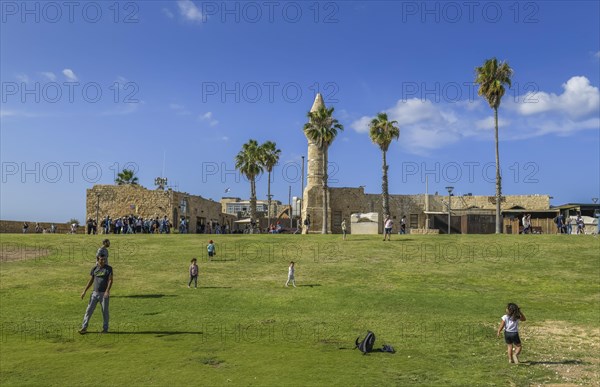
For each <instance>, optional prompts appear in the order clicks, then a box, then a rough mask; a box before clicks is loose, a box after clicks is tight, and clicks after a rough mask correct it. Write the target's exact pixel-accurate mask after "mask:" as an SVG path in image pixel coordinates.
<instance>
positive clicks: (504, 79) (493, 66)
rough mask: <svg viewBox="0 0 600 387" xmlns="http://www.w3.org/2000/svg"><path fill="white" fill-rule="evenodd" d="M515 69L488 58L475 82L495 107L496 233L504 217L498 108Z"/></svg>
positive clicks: (476, 74)
mask: <svg viewBox="0 0 600 387" xmlns="http://www.w3.org/2000/svg"><path fill="white" fill-rule="evenodd" d="M512 74H513V69H512V68H511V67H510V66H509V65H508V63H507V62H498V60H497V59H496V58H492V59H487V60H486V61H485V62H484V63H483V66H481V67H477V68H476V69H475V83H478V84H479V91H478V92H477V93H478V94H479V95H480V96H481V97H483V98H485V100H486V101H487V102H488V104H489V105H490V107H491V108H492V109H494V129H495V132H494V134H495V137H494V138H495V142H496V234H500V233H501V232H502V219H501V216H500V203H501V201H502V177H501V175H500V151H499V146H498V143H499V141H498V108H499V107H500V101H501V100H502V96H504V92H505V89H504V85H508V87H509V88H510V87H511V80H510V78H511V76H512Z"/></svg>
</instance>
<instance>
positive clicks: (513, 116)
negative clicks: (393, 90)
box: [350, 76, 600, 154]
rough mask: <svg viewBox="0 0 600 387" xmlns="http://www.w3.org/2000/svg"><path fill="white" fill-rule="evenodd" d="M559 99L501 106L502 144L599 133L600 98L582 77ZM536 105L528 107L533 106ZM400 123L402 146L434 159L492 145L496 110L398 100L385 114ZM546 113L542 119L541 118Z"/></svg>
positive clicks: (360, 127) (359, 127)
mask: <svg viewBox="0 0 600 387" xmlns="http://www.w3.org/2000/svg"><path fill="white" fill-rule="evenodd" d="M563 89H564V92H563V93H562V94H560V95H556V94H553V93H547V92H543V91H538V92H537V93H535V95H534V94H530V95H525V96H520V98H518V101H520V102H514V101H512V100H510V99H508V100H507V101H506V103H505V104H503V105H502V106H501V109H500V113H499V120H498V121H499V122H498V126H499V128H500V132H501V138H502V140H519V139H524V138H532V137H539V136H544V135H548V134H554V135H558V136H569V135H571V134H573V133H576V132H579V131H581V130H589V129H597V130H598V129H600V119H599V118H598V117H597V116H593V117H592V116H591V115H592V114H594V113H597V112H598V110H599V109H600V93H599V92H598V88H597V87H595V86H592V85H591V84H590V82H589V80H588V79H587V78H586V77H583V76H575V77H572V78H570V79H569V80H568V81H567V82H566V83H565V84H563ZM534 98H536V101H537V102H536V103H531V102H530V103H524V102H523V101H534ZM385 112H386V113H387V114H388V118H389V119H390V120H395V121H398V126H399V127H400V142H399V145H400V146H401V147H402V148H404V149H405V151H407V152H409V153H414V154H430V153H431V152H432V151H433V150H435V149H439V148H443V147H445V146H449V145H451V144H453V143H456V142H458V141H461V140H463V139H465V138H476V139H482V140H486V141H493V138H494V131H493V129H494V117H493V111H492V110H491V109H490V108H489V107H488V106H487V104H484V103H482V102H481V101H474V102H468V103H467V101H459V102H453V103H436V104H434V103H433V102H431V101H429V100H421V99H418V98H413V99H410V100H400V101H398V102H397V103H396V104H395V105H394V106H392V107H391V108H389V109H387V110H385ZM540 113H544V114H540ZM372 119H373V116H371V117H369V116H363V117H361V118H359V119H357V120H355V121H354V122H352V123H351V124H350V127H351V128H352V129H354V130H355V131H356V132H358V133H368V131H369V123H370V121H371V120H372Z"/></svg>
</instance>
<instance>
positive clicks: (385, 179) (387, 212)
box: [381, 151, 390, 217]
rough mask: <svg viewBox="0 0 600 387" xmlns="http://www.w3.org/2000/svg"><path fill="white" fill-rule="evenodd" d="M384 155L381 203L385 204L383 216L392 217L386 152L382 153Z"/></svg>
mask: <svg viewBox="0 0 600 387" xmlns="http://www.w3.org/2000/svg"><path fill="white" fill-rule="evenodd" d="M381 153H382V155H383V157H382V158H383V166H382V167H381V169H382V178H381V202H382V203H383V216H384V217H385V216H386V215H390V203H389V202H390V200H389V193H388V174H387V171H388V166H387V160H386V152H385V151H382V152H381Z"/></svg>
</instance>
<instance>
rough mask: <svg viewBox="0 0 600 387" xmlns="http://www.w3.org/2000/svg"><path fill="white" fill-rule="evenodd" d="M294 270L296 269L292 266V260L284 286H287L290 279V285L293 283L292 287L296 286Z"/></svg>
mask: <svg viewBox="0 0 600 387" xmlns="http://www.w3.org/2000/svg"><path fill="white" fill-rule="evenodd" d="M295 271H296V269H295V268H294V261H291V262H290V266H289V267H288V279H287V282H286V283H285V286H288V284H289V283H290V281H292V285H294V287H296V278H295V277H294V272H295Z"/></svg>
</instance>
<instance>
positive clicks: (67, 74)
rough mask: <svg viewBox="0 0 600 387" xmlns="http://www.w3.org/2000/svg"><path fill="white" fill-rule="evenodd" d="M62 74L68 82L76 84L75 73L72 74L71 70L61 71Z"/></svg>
mask: <svg viewBox="0 0 600 387" xmlns="http://www.w3.org/2000/svg"><path fill="white" fill-rule="evenodd" d="M62 73H63V75H64V76H65V77H66V78H67V80H68V81H70V82H76V81H77V75H75V73H74V72H73V70H71V69H64V70H63V71H62Z"/></svg>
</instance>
